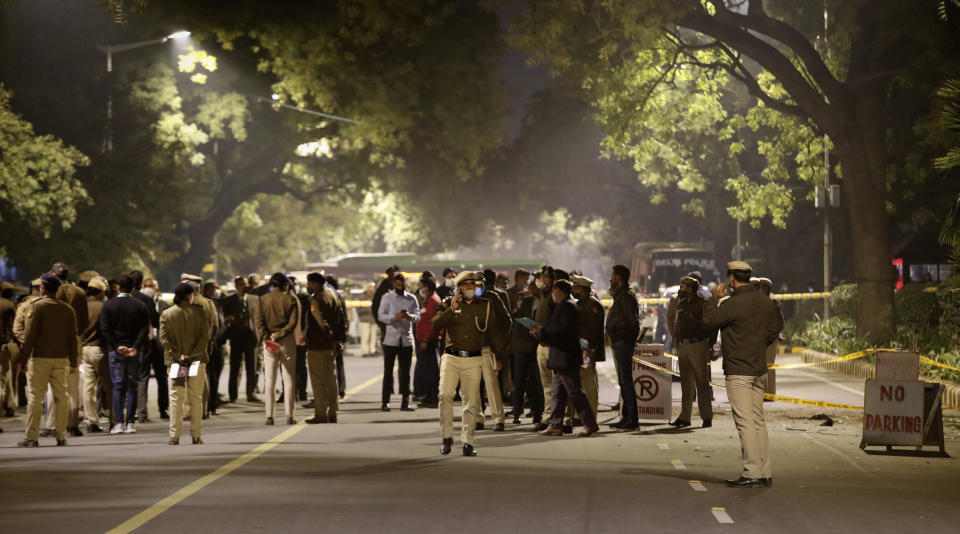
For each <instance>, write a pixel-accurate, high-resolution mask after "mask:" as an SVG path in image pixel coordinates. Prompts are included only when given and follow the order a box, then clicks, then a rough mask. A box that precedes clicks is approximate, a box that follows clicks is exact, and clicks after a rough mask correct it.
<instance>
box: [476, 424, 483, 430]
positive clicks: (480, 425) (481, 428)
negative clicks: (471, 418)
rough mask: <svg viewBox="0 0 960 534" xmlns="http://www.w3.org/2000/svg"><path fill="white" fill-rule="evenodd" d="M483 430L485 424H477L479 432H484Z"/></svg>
mask: <svg viewBox="0 0 960 534" xmlns="http://www.w3.org/2000/svg"><path fill="white" fill-rule="evenodd" d="M483 428H484V427H483V423H477V426H476V429H477V430H483Z"/></svg>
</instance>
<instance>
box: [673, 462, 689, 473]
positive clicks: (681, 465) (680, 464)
mask: <svg viewBox="0 0 960 534" xmlns="http://www.w3.org/2000/svg"><path fill="white" fill-rule="evenodd" d="M670 463H671V464H673V468H674V469H676V470H677V471H686V470H687V466H686V465H684V463H683V460H670Z"/></svg>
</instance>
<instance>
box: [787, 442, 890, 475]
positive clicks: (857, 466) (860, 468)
mask: <svg viewBox="0 0 960 534" xmlns="http://www.w3.org/2000/svg"><path fill="white" fill-rule="evenodd" d="M800 435H801V436H803V437H805V438H807V439H808V440H810V441H811V442H813V443H816V444H817V445H819V446H821V447H823V448H824V449H827V450H828V451H830V452H832V453H834V454H836V455H837V456H839V457H841V458H843V459H844V460H846V462H847V463H848V464H850V465H852V466H853V468H854V469H856V470H858V471H860V472H861V473H864V474H868V475H874V474H875V473H871V472H870V471H867V470H866V469H865V468H864V467H863V466H862V465H860V464H858V463H857V461H856V460H855V459H853V457H851V456H850V455H848V454H846V453H845V452H843V451H841V450H840V449H837V448H836V447H831V446H830V445H827V444H826V443H823V442H821V441H819V440H818V439H815V438H814V437H813V435H811V434H800Z"/></svg>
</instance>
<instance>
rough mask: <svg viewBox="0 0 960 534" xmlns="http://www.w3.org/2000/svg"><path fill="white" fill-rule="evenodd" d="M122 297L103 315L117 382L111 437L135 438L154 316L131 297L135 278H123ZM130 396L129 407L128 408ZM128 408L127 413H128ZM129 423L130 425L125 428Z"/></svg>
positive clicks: (106, 306)
mask: <svg viewBox="0 0 960 534" xmlns="http://www.w3.org/2000/svg"><path fill="white" fill-rule="evenodd" d="M119 284H120V293H119V294H118V295H117V296H116V297H115V298H112V299H110V300H108V301H107V302H106V303H104V305H103V309H102V310H101V311H100V333H101V334H103V341H104V348H105V349H106V351H107V358H108V359H109V362H110V380H111V381H112V382H113V421H114V424H113V428H111V429H110V433H111V434H133V433H135V432H136V431H137V430H136V427H135V426H134V423H133V421H134V417H135V416H136V411H137V378H138V377H139V376H140V353H141V352H142V351H143V348H144V346H145V345H146V342H147V330H148V329H149V328H150V316H149V314H148V312H147V307H146V306H144V305H143V303H142V302H140V301H139V300H136V299H134V298H133V297H131V296H130V294H131V293H132V292H133V278H131V277H130V276H128V275H123V276H121V277H120V280H119ZM124 396H126V400H127V402H126V404H124V402H123V400H124ZM124 407H126V413H125V412H124ZM124 423H126V425H124Z"/></svg>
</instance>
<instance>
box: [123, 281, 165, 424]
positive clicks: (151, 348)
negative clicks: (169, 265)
mask: <svg viewBox="0 0 960 534" xmlns="http://www.w3.org/2000/svg"><path fill="white" fill-rule="evenodd" d="M130 278H133V293H131V294H130V296H131V297H133V298H135V299H137V300H139V301H140V302H142V303H143V305H144V306H146V307H147V315H148V316H149V317H150V330H149V336H148V339H147V342H146V343H145V344H144V348H143V352H142V353H141V354H140V375H139V376H138V377H137V412H138V414H137V421H139V422H141V423H146V422H147V421H149V420H150V419H149V417H147V390H148V384H149V382H150V370H151V369H152V370H153V376H154V378H156V380H157V409H158V410H159V411H160V419H167V418H169V416H168V415H167V407H168V406H169V403H170V395H169V394H168V392H167V366H166V365H165V364H164V362H163V351H162V350H161V349H160V344H159V343H158V342H157V329H158V328H160V313H159V312H158V311H157V303H156V302H155V301H154V300H153V298H152V297H150V296H148V295H147V294H146V293H144V292H143V291H141V290H142V289H143V273H142V272H141V271H131V272H130Z"/></svg>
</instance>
